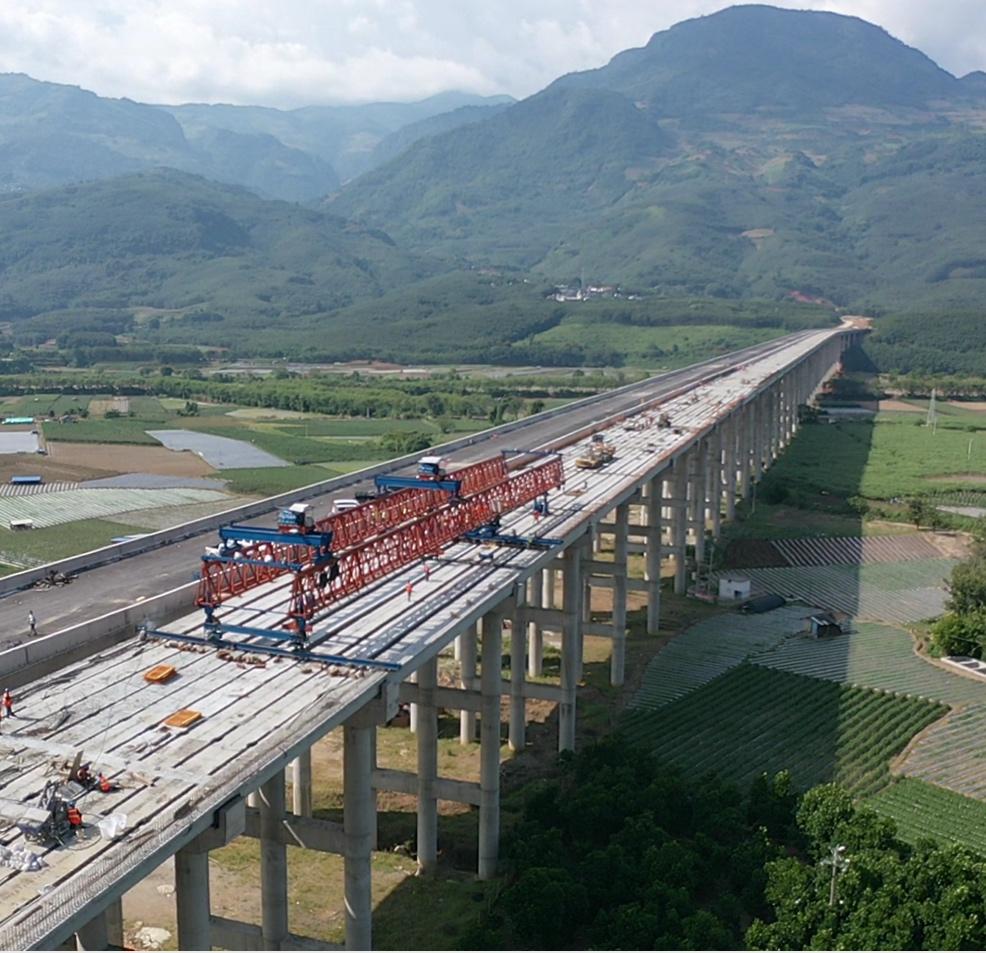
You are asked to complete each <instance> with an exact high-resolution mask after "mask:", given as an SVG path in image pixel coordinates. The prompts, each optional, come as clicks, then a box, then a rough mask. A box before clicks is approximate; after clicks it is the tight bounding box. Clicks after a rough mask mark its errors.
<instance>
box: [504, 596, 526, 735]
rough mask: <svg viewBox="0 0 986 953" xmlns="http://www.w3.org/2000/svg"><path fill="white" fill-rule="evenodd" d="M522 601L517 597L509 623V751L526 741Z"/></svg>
mask: <svg viewBox="0 0 986 953" xmlns="http://www.w3.org/2000/svg"><path fill="white" fill-rule="evenodd" d="M523 606H524V601H523V600H521V599H517V600H516V603H515V606H514V612H513V619H512V620H511V623H510V729H509V736H508V742H509V744H510V750H511V751H523V750H524V745H525V744H526V743H527V705H526V702H525V699H524V676H525V672H526V661H527V623H526V622H524V614H523Z"/></svg>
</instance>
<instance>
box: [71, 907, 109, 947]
mask: <svg viewBox="0 0 986 953" xmlns="http://www.w3.org/2000/svg"><path fill="white" fill-rule="evenodd" d="M109 945H110V934H109V924H108V922H107V917H106V911H105V910H104V911H103V912H102V913H97V914H96V916H94V917H93V918H92V919H91V920H90V921H89V922H88V923H87V924H86V925H85V926H82V927H79V929H78V930H77V931H76V934H75V943H74V949H76V950H105V949H108V948H109Z"/></svg>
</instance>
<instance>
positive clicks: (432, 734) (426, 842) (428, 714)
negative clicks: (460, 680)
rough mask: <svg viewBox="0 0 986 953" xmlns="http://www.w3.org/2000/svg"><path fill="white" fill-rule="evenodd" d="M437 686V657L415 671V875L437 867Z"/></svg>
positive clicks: (426, 872)
mask: <svg viewBox="0 0 986 953" xmlns="http://www.w3.org/2000/svg"><path fill="white" fill-rule="evenodd" d="M437 686H438V658H437V656H436V657H435V658H433V659H431V660H430V661H428V662H425V663H424V665H422V666H421V668H419V669H418V873H421V874H431V873H434V871H435V868H436V867H437V865H438V798H437V797H435V781H436V779H437V778H438V709H437V708H436V707H435V688H436V687H437Z"/></svg>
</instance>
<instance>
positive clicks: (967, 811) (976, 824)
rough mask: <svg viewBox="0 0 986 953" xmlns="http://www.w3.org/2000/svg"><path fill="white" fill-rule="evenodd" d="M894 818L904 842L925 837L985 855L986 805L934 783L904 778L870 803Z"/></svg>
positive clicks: (873, 798)
mask: <svg viewBox="0 0 986 953" xmlns="http://www.w3.org/2000/svg"><path fill="white" fill-rule="evenodd" d="M867 804H868V805H869V806H870V807H872V808H874V809H875V810H877V811H879V812H880V813H881V814H885V815H886V816H887V817H891V818H893V819H894V820H895V821H896V822H897V830H898V832H899V833H900V836H901V837H902V838H904V840H908V841H911V842H912V843H914V842H916V841H918V840H921V839H923V838H926V837H930V838H933V839H934V840H938V841H943V842H945V843H952V844H962V845H963V846H965V847H970V848H972V849H973V850H976V851H979V852H980V853H982V854H986V803H983V802H982V801H977V800H975V799H974V798H969V797H963V796H962V795H961V794H955V793H953V792H952V791H946V790H945V789H944V788H940V787H938V786H937V785H934V784H926V783H924V782H923V781H914V780H912V779H910V778H901V779H899V780H898V781H895V782H894V783H893V784H890V785H888V786H887V787H885V788H884V789H883V790H882V791H879V792H878V793H877V794H874V795H873V796H872V797H870V798H869V799H868V800H867Z"/></svg>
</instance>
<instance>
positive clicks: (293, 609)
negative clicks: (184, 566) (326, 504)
mask: <svg viewBox="0 0 986 953" xmlns="http://www.w3.org/2000/svg"><path fill="white" fill-rule="evenodd" d="M541 455H542V456H546V457H547V459H544V460H541V461H539V462H537V463H536V464H534V465H530V466H526V467H524V468H523V469H520V470H518V471H516V472H513V473H511V472H510V470H509V468H508V466H507V460H506V457H505V456H504V455H500V456H497V457H491V458H489V459H487V460H483V461H481V462H479V463H476V464H473V465H471V466H467V467H463V468H460V469H458V470H452V471H449V470H447V469H446V467H445V462H444V461H443V460H442V459H441V458H438V457H425V458H423V459H422V461H421V463H420V465H419V472H418V476H417V477H399V476H381V477H377V479H376V483H377V487H378V490H379V491H381V494H380V495H378V496H377V497H375V498H374V499H371V500H368V501H366V502H364V503H362V504H361V505H359V506H356V507H353V508H352V509H349V510H346V511H344V512H341V513H334V514H333V515H331V516H328V517H326V518H325V519H322V520H318V521H315V520H313V519H312V518H311V512H310V507H308V506H307V505H304V504H295V505H294V506H291V507H289V508H287V509H285V510H282V512H281V514H280V517H279V519H278V526H277V528H276V529H267V528H265V527H257V526H245V525H239V524H231V525H229V526H224V527H221V528H220V531H219V536H220V542H219V545H218V546H217V547H215V548H210V549H208V550H207V551H206V553H205V555H204V556H203V557H202V567H201V573H200V577H199V591H198V599H197V602H198V605H200V606H201V607H202V608H203V609H204V611H205V615H206V619H205V624H204V629H205V637H204V638H203V637H197V636H192V635H177V634H175V633H170V632H165V631H160V630H153V631H149V632H148V633H147V634H149V635H154V636H157V637H161V638H168V639H177V640H183V641H191V642H197V643H200V644H201V643H203V642H204V643H206V644H210V645H214V646H217V647H221V646H224V645H225V646H232V647H236V648H243V649H248V650H249V651H261V652H271V653H275V654H289V655H291V656H293V657H309V658H312V659H317V660H320V661H332V662H341V663H345V664H358V665H366V666H377V667H384V668H392V667H393V666H391V665H390V664H389V663H383V662H375V661H374V660H372V659H356V658H350V657H341V656H330V655H319V654H318V653H316V652H313V651H312V649H313V648H315V647H316V646H317V640H312V638H311V633H310V628H311V623H312V622H313V621H314V620H315V619H316V618H317V617H318V616H319V615H320V614H321V613H324V612H325V611H326V610H327V609H328V608H329V607H330V606H331V605H332V604H333V603H334V602H336V601H338V600H340V599H343V598H345V597H347V596H351V595H354V594H355V593H357V592H359V591H360V590H361V589H363V588H365V587H366V586H369V585H371V584H372V583H374V582H376V581H378V580H380V579H383V578H384V577H386V576H388V575H391V574H392V573H395V572H397V571H398V570H400V569H402V568H404V567H405V566H408V565H410V564H411V563H413V562H415V561H416V560H419V559H423V558H426V557H429V556H437V555H438V554H439V553H440V552H441V551H442V550H443V549H444V548H445V547H447V546H449V545H450V544H452V543H454V542H455V541H456V540H458V539H461V538H464V537H469V538H474V539H489V540H494V541H501V542H509V543H513V544H521V545H550V544H553V543H555V542H557V541H556V540H548V539H546V538H544V537H541V538H538V537H532V538H522V537H517V536H501V535H499V523H500V518H501V517H502V516H504V515H506V514H507V513H509V512H511V511H512V510H515V509H517V508H518V507H521V506H524V505H525V504H527V503H532V502H533V503H534V504H535V508H537V509H538V511H539V512H542V513H546V512H547V497H548V493H549V492H550V491H551V490H553V489H556V488H558V487H560V486H562V484H563V482H564V475H563V469H562V462H561V458H560V457H559V456H558V455H557V454H541ZM388 491H390V492H388ZM287 576H290V597H289V601H288V607H287V609H286V611H285V610H281V613H280V614H279V615H278V618H277V620H276V622H275V623H274V625H273V626H272V627H269V628H267V627H263V628H262V627H260V626H249V625H239V624H235V623H232V622H225V621H223V619H222V618H221V616H220V615H219V614H218V613H219V610H220V609H221V608H222V606H223V605H224V604H226V603H228V602H229V601H230V600H232V599H235V598H236V597H238V596H242V595H243V594H244V593H247V592H249V591H250V590H251V589H255V588H256V587H258V586H261V585H264V584H266V583H270V582H273V581H275V580H277V579H279V578H281V577H287ZM229 635H240V636H248V637H251V640H250V641H249V642H237V641H231V640H229V639H228V636H229ZM271 643H274V644H273V645H272V644H271ZM276 643H286V645H284V646H283V647H279V646H277V644H276Z"/></svg>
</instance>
